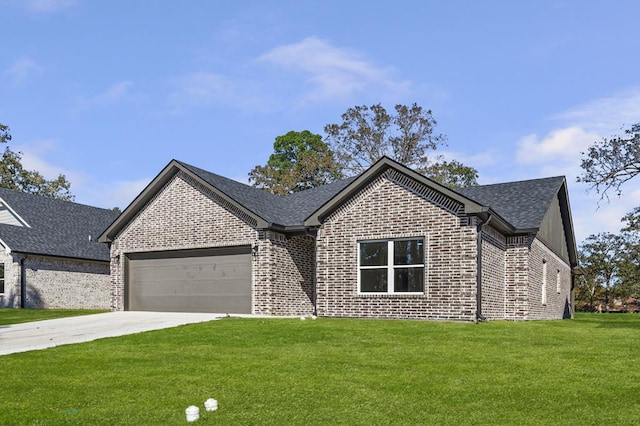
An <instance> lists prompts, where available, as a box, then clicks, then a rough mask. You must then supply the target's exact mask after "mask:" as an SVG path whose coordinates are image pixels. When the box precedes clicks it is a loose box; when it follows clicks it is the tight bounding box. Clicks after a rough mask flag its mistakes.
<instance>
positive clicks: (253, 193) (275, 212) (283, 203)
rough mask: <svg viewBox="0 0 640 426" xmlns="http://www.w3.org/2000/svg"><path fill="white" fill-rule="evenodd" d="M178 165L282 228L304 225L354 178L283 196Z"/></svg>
mask: <svg viewBox="0 0 640 426" xmlns="http://www.w3.org/2000/svg"><path fill="white" fill-rule="evenodd" d="M177 162H178V163H180V164H181V165H182V166H183V167H185V168H186V169H188V170H189V171H191V172H192V173H194V174H195V175H197V176H198V177H200V178H201V179H202V180H204V181H205V182H207V183H209V184H210V185H212V186H213V187H215V188H216V189H218V190H219V191H222V192H223V193H224V194H225V195H227V196H228V197H230V198H231V199H233V200H235V201H236V202H238V203H240V204H241V205H242V206H244V207H245V208H246V209H248V210H249V211H251V212H252V213H254V214H256V215H258V216H260V217H261V218H263V219H264V220H266V221H267V222H269V223H274V224H278V225H282V226H301V225H302V224H303V222H304V220H305V219H306V218H307V217H308V216H309V215H310V214H311V213H313V212H314V211H315V210H317V209H318V208H319V207H320V206H322V205H323V204H324V203H326V202H327V201H328V200H329V199H331V198H332V197H333V196H334V195H336V194H337V193H338V192H340V191H341V190H342V189H344V187H346V186H347V185H348V184H349V183H351V181H353V179H355V178H349V179H343V180H340V181H337V182H333V183H330V184H328V185H323V186H319V187H316V188H312V189H308V190H306V191H302V192H298V193H296V194H292V195H287V196H280V195H274V194H271V193H268V192H266V191H263V190H261V189H257V188H254V187H252V186H249V185H245V184H243V183H240V182H237V181H235V180H232V179H228V178H226V177H223V176H220V175H217V174H215V173H211V172H208V171H206V170H203V169H200V168H198V167H195V166H192V165H189V164H186V163H183V162H180V161H177Z"/></svg>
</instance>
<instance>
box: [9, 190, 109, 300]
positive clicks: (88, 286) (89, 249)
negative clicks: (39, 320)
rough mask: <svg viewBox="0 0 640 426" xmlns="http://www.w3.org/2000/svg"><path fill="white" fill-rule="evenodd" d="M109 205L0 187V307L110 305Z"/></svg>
mask: <svg viewBox="0 0 640 426" xmlns="http://www.w3.org/2000/svg"><path fill="white" fill-rule="evenodd" d="M117 216H118V214H117V213H116V212H113V211H111V210H105V209H100V208H97V207H91V206H86V205H82V204H77V203H72V202H69V201H62V200H56V199H53V198H48V197H43V196H39V195H33V194H26V193H23V192H18V191H12V190H10V189H4V188H0V307H2V308H7V307H13V308H19V307H22V308H61V309H108V308H109V306H110V298H109V294H110V291H109V290H110V287H109V283H110V280H109V250H108V248H107V247H105V245H104V244H100V243H99V242H98V241H97V239H98V236H99V235H100V233H101V232H102V231H103V230H104V229H105V228H106V227H107V226H108V225H109V224H110V223H111V222H113V221H114V220H115V218H116V217H117Z"/></svg>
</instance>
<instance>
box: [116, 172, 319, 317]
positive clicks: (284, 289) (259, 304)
mask: <svg viewBox="0 0 640 426" xmlns="http://www.w3.org/2000/svg"><path fill="white" fill-rule="evenodd" d="M247 244H249V245H251V246H255V245H257V248H258V250H257V253H256V255H254V256H252V312H253V313H256V314H272V315H310V314H311V313H312V312H313V240H312V239H311V238H310V237H306V236H295V237H290V238H288V237H286V236H284V235H282V234H278V233H275V232H270V231H268V232H267V231H258V230H256V223H255V221H253V219H252V218H251V217H250V216H248V215H246V214H244V213H243V212H242V211H240V210H239V209H236V208H235V207H234V206H233V205H231V204H229V203H227V202H226V201H225V200H224V199H222V198H221V197H219V196H218V195H216V194H215V193H213V192H212V191H211V190H210V189H208V188H207V187H205V186H203V185H200V184H199V183H198V182H197V181H194V180H193V179H191V178H190V177H189V176H188V175H186V174H183V173H180V174H178V175H176V177H174V178H173V179H172V180H171V181H170V182H168V183H167V184H166V185H165V186H164V188H162V189H161V190H160V191H159V192H158V193H157V194H156V196H155V197H154V198H153V199H152V200H151V201H149V202H148V203H147V205H146V206H145V207H144V208H143V209H142V210H141V212H140V213H139V214H138V216H137V217H136V218H134V219H133V220H132V221H131V222H130V223H129V224H128V226H126V227H125V228H124V229H123V230H122V231H121V232H120V234H119V235H118V236H117V237H116V239H115V241H114V242H113V243H112V245H111V258H112V263H111V279H112V283H111V308H112V309H113V310H123V309H124V281H125V280H124V261H123V259H124V256H125V254H126V253H132V252H143V251H160V250H180V249H190V248H209V247H224V246H237V245H247Z"/></svg>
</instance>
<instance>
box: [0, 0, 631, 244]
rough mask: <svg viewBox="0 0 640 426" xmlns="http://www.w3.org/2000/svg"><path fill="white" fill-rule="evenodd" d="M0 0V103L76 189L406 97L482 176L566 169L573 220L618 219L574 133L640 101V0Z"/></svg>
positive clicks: (142, 179) (125, 181) (246, 164)
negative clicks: (586, 178)
mask: <svg viewBox="0 0 640 426" xmlns="http://www.w3.org/2000/svg"><path fill="white" fill-rule="evenodd" d="M376 3H377V2H364V1H344V0H342V1H331V0H325V1H296V2H286V1H242V0H236V1H233V2H231V1H205V0H191V1H188V2H178V1H151V0H149V1H133V0H132V1H115V0H114V1H98V0H96V1H89V0H22V1H19V0H0V17H1V18H2V19H1V21H2V24H1V25H0V123H3V124H7V125H9V126H10V127H11V131H12V134H13V141H12V143H11V146H12V148H13V149H14V150H20V151H22V152H23V154H24V157H23V160H24V164H25V165H26V166H27V167H29V168H33V169H37V170H40V171H41V172H43V173H44V174H45V176H47V177H49V178H53V177H55V176H56V175H57V174H58V173H64V174H65V175H66V176H67V178H68V179H69V180H70V181H71V184H72V187H71V190H72V192H73V193H74V194H75V195H76V201H77V202H80V203H85V204H90V205H96V206H100V207H108V208H111V207H114V206H119V207H121V208H124V207H126V206H127V205H128V204H129V202H130V201H132V200H133V198H134V197H135V195H137V194H138V193H139V191H140V190H142V188H144V186H145V185H146V184H147V183H149V181H150V180H151V179H152V178H153V177H154V176H155V175H156V174H157V173H158V172H159V171H160V170H161V169H162V168H163V167H164V166H165V165H166V164H167V163H168V162H169V161H170V160H171V159H173V158H175V159H179V160H182V161H185V162H188V163H190V164H193V165H195V166H199V167H201V168H204V169H207V170H210V171H212V172H214V173H218V174H221V175H224V176H227V177H231V178H234V179H237V180H240V181H245V182H246V179H247V173H248V172H249V170H251V168H253V167H254V166H255V165H258V164H264V163H265V162H266V160H267V158H268V156H269V154H270V153H271V151H272V144H273V141H274V138H275V137H276V136H278V135H282V134H284V133H286V132H288V131H290V130H298V131H299V130H305V129H306V130H310V131H312V132H314V133H321V134H322V132H323V127H324V125H325V124H328V123H339V122H340V115H341V114H342V113H343V112H345V111H346V109H347V108H349V107H351V106H354V105H372V104H374V103H378V102H380V103H382V104H383V105H384V106H385V107H387V108H388V109H392V108H393V105H395V104H397V103H403V104H411V103H413V102H416V103H418V104H419V105H421V106H423V107H425V108H429V109H431V110H432V111H433V115H434V117H435V118H436V119H437V120H438V127H437V130H438V131H439V132H442V133H444V134H446V135H447V137H448V147H446V148H444V149H443V150H442V152H441V153H442V154H444V155H445V157H447V158H455V159H458V160H460V161H462V162H464V163H465V164H468V165H470V166H473V167H475V168H476V169H478V171H479V172H480V183H482V184H487V183H495V182H504V181H510V180H520V179H529V178H537V177H545V176H555V175H566V176H567V179H568V182H569V189H570V198H571V203H572V207H573V218H574V225H575V229H576V234H577V239H578V242H580V241H581V240H582V239H583V238H585V237H586V236H587V235H589V234H591V233H596V232H601V231H605V230H608V231H617V230H618V229H619V228H620V217H621V216H622V215H623V214H624V213H626V212H627V211H629V210H631V209H632V208H633V207H634V206H637V205H640V181H637V180H636V181H635V182H633V181H632V182H630V183H629V184H627V186H626V187H625V188H624V195H623V197H622V198H620V199H618V198H617V197H614V198H612V200H611V203H606V202H605V203H600V207H599V208H598V199H599V196H598V195H597V194H595V193H589V194H587V193H586V192H585V191H586V187H585V186H584V185H581V184H578V183H576V182H575V179H576V176H577V175H578V174H579V172H580V168H579V164H580V152H581V151H583V150H584V149H585V148H586V147H587V146H588V145H589V144H591V143H592V142H593V141H595V140H598V139H600V138H601V137H602V136H609V135H611V134H613V133H617V132H619V131H620V129H621V127H623V126H626V127H628V126H629V125H631V124H633V123H635V122H638V121H640V82H639V74H638V69H639V66H638V65H639V62H640V56H639V55H638V51H640V46H639V44H640V26H639V25H635V23H634V19H635V17H637V16H638V15H639V14H640V2H637V1H631V0H629V1H619V0H611V1H607V2H605V1H598V2H596V1H588V0H582V1H578V0H576V1H506V0H505V1H491V0H488V1H471V0H469V1H438V2H436V1H402V0H400V1H395V2H379V4H376Z"/></svg>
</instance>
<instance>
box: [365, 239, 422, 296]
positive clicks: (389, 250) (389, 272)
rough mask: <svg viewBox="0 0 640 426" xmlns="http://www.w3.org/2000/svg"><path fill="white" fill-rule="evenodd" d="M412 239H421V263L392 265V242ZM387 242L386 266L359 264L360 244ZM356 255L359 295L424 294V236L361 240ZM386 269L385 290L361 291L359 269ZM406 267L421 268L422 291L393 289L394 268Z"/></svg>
mask: <svg viewBox="0 0 640 426" xmlns="http://www.w3.org/2000/svg"><path fill="white" fill-rule="evenodd" d="M413 240H420V241H422V263H416V264H413V265H394V246H393V243H395V242H396V241H413ZM384 242H386V243H387V264H386V266H361V265H360V245H361V244H363V243H365V244H366V243H384ZM357 249H358V256H357V262H358V294H359V295H381V294H401V295H406V294H409V295H417V294H425V291H426V287H427V282H426V281H427V280H426V274H425V271H426V270H427V266H426V259H427V252H426V244H425V238H424V237H413V238H394V239H375V240H363V241H358V247H357ZM385 268H386V269H387V291H386V292H377V291H376V292H374V291H362V287H361V285H360V284H361V283H360V276H361V274H360V271H362V270H366V269H385ZM406 268H423V270H422V273H423V278H422V284H423V285H422V291H411V292H409V291H398V292H396V291H395V282H394V278H395V274H394V272H395V270H396V269H406Z"/></svg>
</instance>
